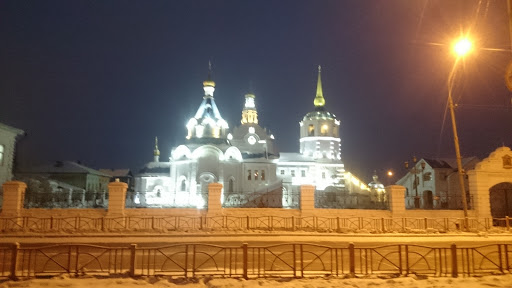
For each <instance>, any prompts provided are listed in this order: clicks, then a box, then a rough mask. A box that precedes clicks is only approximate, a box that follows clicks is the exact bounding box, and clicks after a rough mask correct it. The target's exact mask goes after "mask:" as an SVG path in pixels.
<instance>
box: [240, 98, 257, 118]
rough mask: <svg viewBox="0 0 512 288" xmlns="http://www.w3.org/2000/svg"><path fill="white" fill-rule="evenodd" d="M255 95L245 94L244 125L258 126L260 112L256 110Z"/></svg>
mask: <svg viewBox="0 0 512 288" xmlns="http://www.w3.org/2000/svg"><path fill="white" fill-rule="evenodd" d="M255 98H256V96H254V94H252V93H248V94H245V104H244V109H243V110H242V121H241V122H242V124H258V111H257V110H256V103H255Z"/></svg>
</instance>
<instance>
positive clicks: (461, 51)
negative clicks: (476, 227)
mask: <svg viewBox="0 0 512 288" xmlns="http://www.w3.org/2000/svg"><path fill="white" fill-rule="evenodd" d="M471 46H472V45H471V41H469V40H468V39H467V38H462V39H460V40H459V41H457V42H456V43H455V45H454V46H453V50H454V52H455V53H456V54H457V58H456V59H455V63H454V64H453V68H452V71H451V72H450V75H449V76H448V107H449V108H450V115H451V118H452V128H453V142H454V144H455V155H456V157H457V170H458V171H457V172H458V174H459V185H460V193H461V196H462V208H463V209H464V228H465V229H468V228H469V227H468V203H467V200H466V189H465V187H464V170H463V169H462V158H461V156H460V147H459V137H458V136H457V125H456V123H455V112H454V105H453V98H452V90H453V80H454V78H455V77H454V76H455V72H456V70H457V64H458V63H459V60H460V59H461V58H462V57H464V56H465V55H466V54H467V53H468V52H470V51H471Z"/></svg>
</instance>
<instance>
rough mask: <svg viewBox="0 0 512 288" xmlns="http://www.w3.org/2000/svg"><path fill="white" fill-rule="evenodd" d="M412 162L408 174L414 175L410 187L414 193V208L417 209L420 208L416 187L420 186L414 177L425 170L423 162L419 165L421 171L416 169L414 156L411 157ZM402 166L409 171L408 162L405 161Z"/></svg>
mask: <svg viewBox="0 0 512 288" xmlns="http://www.w3.org/2000/svg"><path fill="white" fill-rule="evenodd" d="M412 162H413V167H412V168H411V170H410V171H409V172H410V173H411V174H413V175H414V182H413V185H412V187H413V188H414V192H415V193H414V208H416V209H419V208H420V206H421V205H420V196H419V195H418V185H419V184H420V180H419V178H418V176H416V175H417V174H420V173H422V172H423V170H424V169H425V162H424V161H421V164H420V165H421V169H420V168H417V167H416V162H417V159H416V156H413V157H412ZM404 166H405V169H409V161H405V162H404Z"/></svg>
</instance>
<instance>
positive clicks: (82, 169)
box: [25, 161, 110, 178]
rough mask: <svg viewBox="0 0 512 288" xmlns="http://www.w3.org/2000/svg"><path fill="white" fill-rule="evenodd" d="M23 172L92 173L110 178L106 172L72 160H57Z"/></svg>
mask: <svg viewBox="0 0 512 288" xmlns="http://www.w3.org/2000/svg"><path fill="white" fill-rule="evenodd" d="M25 172H27V173H43V174H92V175H98V176H104V177H109V178H110V175H108V174H105V173H103V172H100V171H98V170H95V169H92V168H89V167H86V166H84V165H82V164H78V163H76V162H73V161H57V162H55V163H53V164H48V165H41V166H36V167H32V168H29V169H28V170H27V171H25Z"/></svg>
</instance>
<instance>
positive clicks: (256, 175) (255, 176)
mask: <svg viewBox="0 0 512 288" xmlns="http://www.w3.org/2000/svg"><path fill="white" fill-rule="evenodd" d="M258 176H259V174H258V170H254V180H258Z"/></svg>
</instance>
